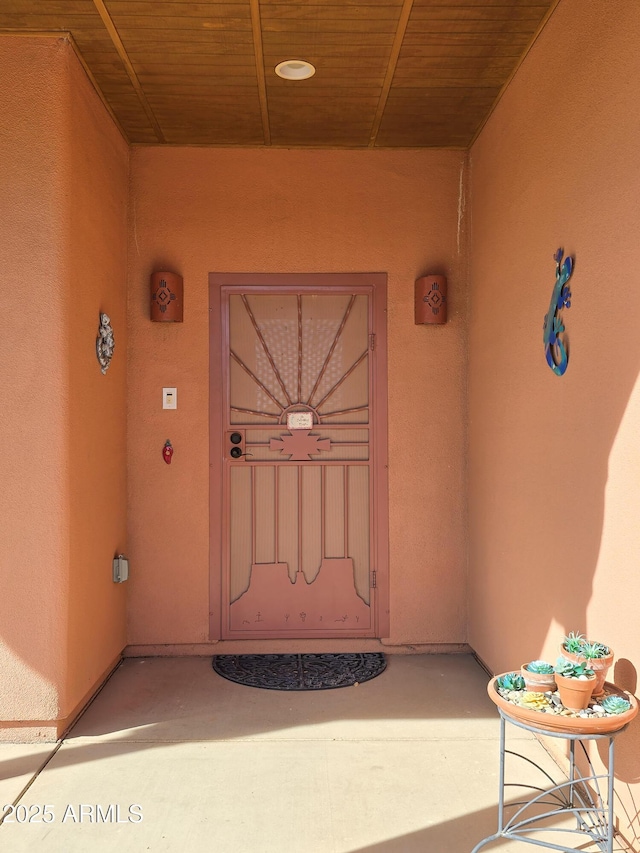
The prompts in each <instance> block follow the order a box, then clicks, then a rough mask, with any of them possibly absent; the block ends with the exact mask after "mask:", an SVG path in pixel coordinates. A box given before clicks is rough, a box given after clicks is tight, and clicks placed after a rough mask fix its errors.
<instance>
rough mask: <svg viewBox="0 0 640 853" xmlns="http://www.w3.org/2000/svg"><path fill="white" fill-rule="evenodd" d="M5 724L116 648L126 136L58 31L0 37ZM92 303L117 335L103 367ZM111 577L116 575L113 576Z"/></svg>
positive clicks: (49, 731) (16, 733) (121, 527)
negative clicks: (108, 366) (111, 357)
mask: <svg viewBox="0 0 640 853" xmlns="http://www.w3.org/2000/svg"><path fill="white" fill-rule="evenodd" d="M0 67H2V75H1V77H0V115H1V116H2V121H1V122H0V170H1V172H2V187H3V191H2V193H1V194H0V232H1V234H0V267H1V268H2V271H3V282H4V283H3V286H2V288H0V336H1V338H2V358H1V359H0V380H1V381H2V388H3V401H2V406H0V434H1V435H2V444H3V448H4V451H3V465H2V468H3V470H2V484H3V488H2V489H1V490H0V519H1V520H2V549H1V550H0V564H1V567H2V568H1V572H0V574H1V575H2V596H0V733H1V735H2V736H3V737H9V738H14V739H30V738H37V737H40V736H45V737H51V736H55V734H56V733H57V732H58V731H59V730H60V728H61V726H63V725H64V719H65V718H66V716H67V715H68V714H70V713H71V712H72V710H73V709H74V708H75V707H76V706H77V705H78V703H80V702H81V701H82V700H83V698H84V697H85V696H86V694H87V693H88V692H90V691H91V689H92V688H94V687H95V686H97V683H99V681H100V679H101V677H102V676H103V674H104V672H105V670H106V669H107V668H108V667H109V666H110V665H111V664H112V663H113V662H114V660H115V659H116V658H117V655H118V654H119V652H120V651H121V650H122V648H123V646H124V642H125V637H124V595H123V592H122V591H121V590H118V591H114V590H112V589H111V587H110V586H107V582H108V583H109V584H110V571H111V569H110V561H111V558H112V555H113V552H114V551H115V550H116V549H117V548H119V547H123V546H124V535H125V525H126V510H125V491H126V490H125V417H124V400H125V393H126V385H125V382H126V374H125V368H124V361H125V357H126V334H125V330H126V324H125V292H126V193H127V159H128V153H127V149H126V145H125V143H124V142H123V140H122V139H121V138H120V136H119V134H118V132H117V130H116V129H115V127H114V126H113V124H112V122H111V120H110V119H109V118H108V117H107V116H105V115H104V110H103V107H102V106H101V104H100V102H99V100H98V98H97V96H96V94H95V92H94V91H93V89H92V88H91V86H90V85H89V83H88V81H87V80H86V78H85V75H84V72H83V71H82V69H81V67H80V65H79V63H78V61H77V59H76V57H75V55H74V54H73V51H72V50H71V48H70V46H69V45H68V44H67V43H66V42H65V41H64V40H48V39H47V40H45V39H39V38H37V39H25V38H7V37H5V38H2V39H0ZM100 309H104V310H110V311H112V312H113V315H114V317H115V320H116V322H117V324H118V326H119V331H120V339H119V342H120V350H119V356H120V359H119V362H120V363H119V364H116V365H115V366H114V368H113V372H112V373H111V374H110V375H108V376H107V377H103V376H102V375H101V374H100V371H99V367H98V364H97V361H96V358H95V335H96V331H97V325H98V312H99V310H100ZM111 586H112V584H111Z"/></svg>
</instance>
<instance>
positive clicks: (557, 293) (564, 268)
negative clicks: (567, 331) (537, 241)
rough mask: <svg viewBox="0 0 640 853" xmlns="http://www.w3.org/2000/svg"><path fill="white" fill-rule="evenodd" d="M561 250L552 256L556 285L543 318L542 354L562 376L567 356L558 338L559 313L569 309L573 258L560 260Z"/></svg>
mask: <svg viewBox="0 0 640 853" xmlns="http://www.w3.org/2000/svg"><path fill="white" fill-rule="evenodd" d="M563 254H564V252H563V250H562V249H561V248H560V249H558V251H557V252H556V253H555V255H554V256H553V259H554V260H555V262H556V283H555V285H554V287H553V293H552V294H551V303H550V305H549V313H548V314H547V315H546V316H545V318H544V335H543V340H544V352H545V355H546V357H547V364H548V365H549V367H550V368H551V370H553V372H554V373H555V374H556V376H562V375H563V373H564V372H565V370H566V369H567V364H568V361H569V354H568V352H567V349H566V347H565V344H564V342H563V340H562V338H561V337H560V336H561V335H562V333H563V332H564V323H563V322H562V319H561V317H560V314H559V312H560V311H561V310H562V309H563V308H570V307H571V289H570V287H569V285H568V284H567V282H568V281H569V279H570V278H571V273H572V272H573V258H571V257H566V258H565V259H564V261H563V260H562V255H563Z"/></svg>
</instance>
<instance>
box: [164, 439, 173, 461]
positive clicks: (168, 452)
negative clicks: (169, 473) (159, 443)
mask: <svg viewBox="0 0 640 853" xmlns="http://www.w3.org/2000/svg"><path fill="white" fill-rule="evenodd" d="M172 456H173V447H172V446H171V442H170V441H169V439H167V440H166V441H165V443H164V447H163V448H162V458H163V459H164V461H165V462H166V463H167V465H171V457H172Z"/></svg>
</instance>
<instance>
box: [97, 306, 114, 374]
mask: <svg viewBox="0 0 640 853" xmlns="http://www.w3.org/2000/svg"><path fill="white" fill-rule="evenodd" d="M115 345H116V344H115V341H114V338H113V329H112V328H111V320H110V319H109V315H108V314H104V313H101V314H100V325H99V326H98V336H97V337H96V355H97V357H98V362H99V364H100V372H101V373H102V374H105V373H106V372H107V370H108V369H109V365H110V364H111V359H112V358H113V350H114V348H115Z"/></svg>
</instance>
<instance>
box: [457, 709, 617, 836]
mask: <svg viewBox="0 0 640 853" xmlns="http://www.w3.org/2000/svg"><path fill="white" fill-rule="evenodd" d="M506 722H507V717H505V716H504V715H503V714H502V712H500V771H499V790H498V829H497V832H495V833H494V834H493V835H489V836H487V837H486V838H483V839H482V841H479V842H478V843H477V844H476V846H475V847H474V848H473V850H472V851H471V853H478V851H479V850H481V849H482V848H483V847H484V846H485V845H486V844H490V843H491V842H492V841H497V840H498V839H510V840H513V841H519V842H521V843H522V844H530V845H534V846H537V847H541V848H544V849H546V850H557V851H562V853H572V851H575V850H576V848H575V847H566V846H565V845H561V844H554V843H552V842H544V841H539V840H538V839H536V838H532V837H529V836H525V835H523V834H522V833H524V832H542V831H548V832H553V831H555V832H559V833H560V832H562V833H568V832H572V833H575V834H577V835H579V836H580V837H581V838H582V839H590V840H591V841H592V842H594V843H595V844H596V845H597V846H598V849H599V850H600V851H602V853H613V836H614V823H613V796H614V793H613V792H614V778H615V777H614V755H615V749H614V747H615V736H616V735H617V734H619V732H620V731H623V730H624V728H626V726H625V727H624V728H622V729H619V730H618V731H615V732H613V733H609V734H585V735H571V734H563V733H560V732H555V731H549V730H544V729H541V728H536V727H533V726H529V725H526V724H524V723H522V722H521V721H514V720H512V719H511V718H509V719H508V722H510V723H512V724H513V725H514V726H516V727H519V728H523V729H526V730H528V731H531V732H533V733H535V734H541V735H548V736H551V737H559V738H563V737H564V738H566V739H568V740H569V744H570V746H569V778H568V780H567V781H565V782H561V783H559V784H552V786H551V787H548V788H547V789H543V788H536V787H535V786H531V785H522V786H520V785H516V787H523V788H529V789H531V790H533V791H538V792H539V793H537V794H536V795H535V796H533V797H531V798H530V799H529V800H525V801H523V802H518V803H514V804H513V805H515V806H518V807H519V808H518V809H517V811H516V812H515V814H514V815H513V816H512V817H511V818H509V819H508V820H506V821H505V788H506V787H507V785H506V782H505V774H506V755H507V754H510V755H513V756H515V757H517V758H522V759H523V760H524V761H527V762H529V763H530V764H533V766H534V767H536V768H537V769H538V770H540V772H541V773H543V775H544V776H546V778H547V779H548V780H549V781H550V782H552V783H553V778H552V777H551V776H549V774H548V773H546V772H545V771H544V770H543V769H542V768H541V767H540V766H539V765H537V764H535V762H534V761H531V759H529V758H527V757H526V756H524V755H520V754H519V753H516V752H512V751H511V750H507V749H506ZM604 738H608V740H609V751H608V753H609V754H608V757H609V766H608V769H607V773H601V774H597V773H595V771H594V768H593V765H592V764H591V759H590V758H589V754H588V752H587V749H586V747H585V745H584V741H587V740H602V739H604ZM576 742H580V746H581V747H582V750H583V752H584V756H585V758H586V760H587V762H588V765H589V768H590V771H591V772H590V774H589V775H587V776H582V775H581V774H580V772H579V770H578V769H577V765H576ZM605 778H606V779H607V805H606V807H605V804H604V801H603V798H602V794H601V789H600V785H599V780H604V779H605ZM511 784H513V783H511ZM589 784H591V785H592V786H594V787H595V791H594V794H595V796H593V795H592V793H591V791H590V790H589V787H588V785H589ZM546 797H551V799H552V800H553V801H554V803H553V805H554V807H553V809H551V810H547V811H545V812H544V813H542V814H539V815H534V816H533V817H527V816H526V809H527V808H528V807H529V806H532V805H534V804H537V805H551V804H550V803H549V800H548V799H545V798H546ZM556 804H557V805H556ZM562 813H566V814H573V815H574V816H575V818H576V829H574V830H569V829H562V828H559V827H545V826H538V827H536V826H535V824H536V823H540V822H541V821H543V820H546V819H548V818H551V817H554V816H555V815H558V814H562ZM578 849H579V848H578Z"/></svg>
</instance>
